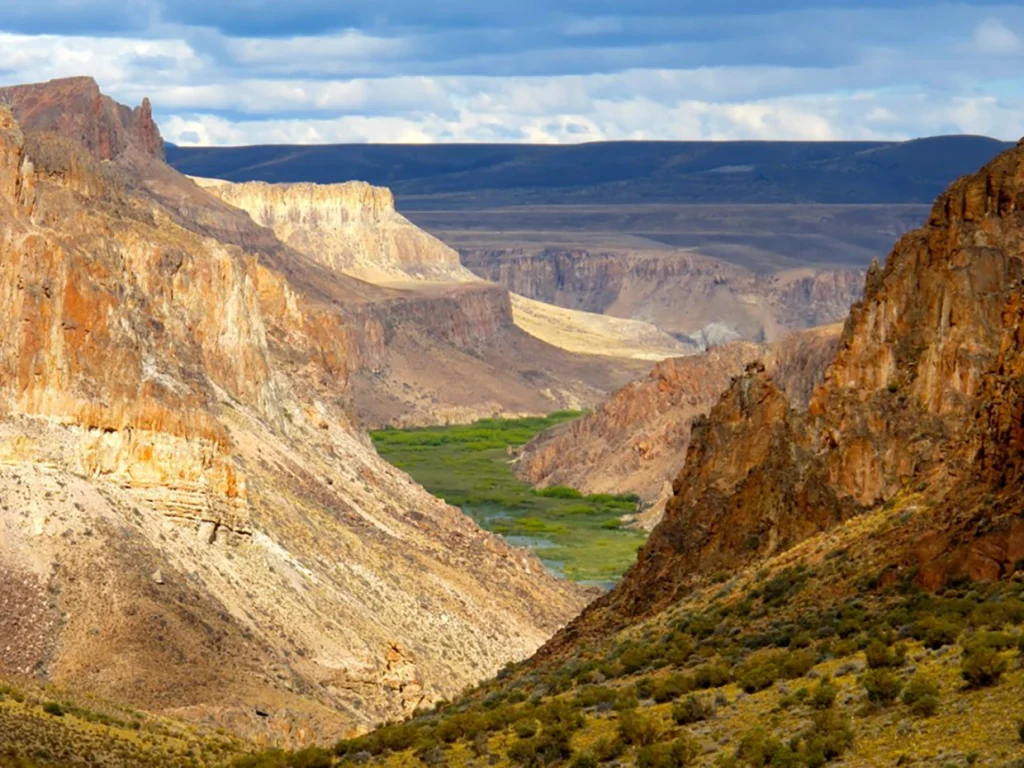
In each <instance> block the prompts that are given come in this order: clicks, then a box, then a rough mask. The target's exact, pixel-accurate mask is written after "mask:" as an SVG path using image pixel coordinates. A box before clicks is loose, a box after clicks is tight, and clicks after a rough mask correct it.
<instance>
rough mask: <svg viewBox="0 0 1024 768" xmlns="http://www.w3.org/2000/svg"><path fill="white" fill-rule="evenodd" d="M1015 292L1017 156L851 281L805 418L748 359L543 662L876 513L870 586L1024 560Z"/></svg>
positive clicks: (996, 568) (965, 188)
mask: <svg viewBox="0 0 1024 768" xmlns="http://www.w3.org/2000/svg"><path fill="white" fill-rule="evenodd" d="M1022 285H1024V144H1022V145H1019V146H1018V147H1017V148H1015V149H1012V150H1009V151H1007V152H1005V153H1003V154H1002V155H1000V156H999V157H997V158H996V159H995V160H993V161H992V162H990V163H989V164H988V165H986V166H985V167H984V168H982V169H981V170H980V171H978V172H977V173H975V174H973V175H971V176H968V177H965V178H963V179H960V180H959V181H957V182H956V183H954V184H953V185H952V186H951V187H950V189H949V190H948V191H947V192H946V193H944V194H943V195H942V196H941V197H940V198H939V199H938V200H937V201H936V203H935V205H934V206H933V209H932V213H931V216H930V217H929V220H928V222H927V224H926V225H925V226H924V227H922V228H920V229H918V230H916V231H914V232H911V233H909V234H907V235H905V236H904V237H902V238H901V239H900V240H899V242H898V243H897V244H896V246H895V248H894V249H893V251H892V252H891V253H890V255H889V257H888V259H887V260H886V264H885V266H884V268H883V267H881V266H879V265H877V264H876V265H874V266H873V267H872V268H871V270H869V273H868V275H867V278H866V285H865V295H864V299H863V301H861V302H858V303H857V304H855V305H854V306H853V308H852V309H851V311H850V314H849V317H848V318H847V320H846V323H845V326H844V328H843V332H842V335H841V338H840V341H839V346H838V350H837V352H836V354H835V355H834V358H833V360H832V362H831V364H830V365H829V367H828V369H827V371H826V373H825V377H824V381H823V382H822V384H821V385H820V386H818V387H817V388H816V389H815V391H814V394H813V395H812V397H811V400H810V404H809V407H808V410H807V412H806V413H804V412H800V411H799V410H797V409H795V408H793V406H792V404H791V402H790V401H789V399H788V398H787V397H786V396H785V395H784V394H783V392H782V391H781V389H780V388H779V387H778V386H777V384H776V383H775V382H774V381H772V379H771V377H770V376H769V375H768V373H767V372H766V370H765V368H764V366H762V365H760V364H751V365H750V366H748V368H747V370H746V372H745V373H744V375H743V376H740V377H738V378H737V379H735V380H734V381H733V383H732V385H731V386H730V387H729V389H728V391H727V392H726V393H725V394H724V395H723V396H722V398H721V399H720V400H719V402H718V403H717V404H716V405H715V406H714V408H712V410H711V412H710V414H709V415H708V416H707V417H705V418H699V419H697V420H696V421H695V422H694V423H693V426H692V434H691V441H690V446H689V449H688V452H687V457H686V462H685V464H684V465H683V469H682V471H681V472H680V474H679V476H678V477H677V478H676V480H675V482H674V484H673V491H674V493H673V496H672V498H671V499H669V501H668V504H667V506H666V512H665V518H664V520H663V522H662V523H661V524H660V525H659V526H658V527H657V528H656V529H655V530H654V531H653V533H652V535H651V537H650V539H649V540H648V542H647V544H645V546H644V547H643V549H642V550H641V551H640V553H639V555H638V559H637V564H636V565H635V566H634V567H633V568H632V569H631V570H630V571H629V573H627V575H626V576H625V578H624V579H623V581H622V582H621V584H620V585H619V586H618V587H617V588H616V589H615V590H613V591H612V592H611V593H610V594H609V595H607V596H606V597H604V598H602V599H600V600H599V601H597V602H596V603H594V604H592V605H591V606H589V607H588V609H587V610H586V611H585V612H584V614H583V615H582V616H581V617H580V618H579V619H577V620H576V621H575V622H573V624H572V625H571V626H570V627H569V628H568V629H567V630H566V631H565V632H563V633H561V634H560V635H559V637H558V638H556V639H555V641H553V643H552V644H550V645H549V646H548V650H549V651H556V650H558V649H564V648H569V647H573V645H574V643H575V642H576V641H577V639H578V638H580V637H585V636H587V635H591V634H604V633H606V632H607V631H609V628H614V627H622V626H626V625H628V624H630V623H632V622H634V621H636V620H638V619H639V618H641V617H644V616H649V615H651V614H652V613H655V612H657V611H659V610H660V609H662V608H664V607H666V606H668V605H671V604H672V603H673V602H674V601H675V600H676V599H678V598H679V597H680V596H681V595H683V594H687V593H688V592H690V591H691V590H693V589H694V588H695V587H696V586H699V585H702V584H707V583H709V581H710V580H711V579H713V578H714V577H715V575H716V574H724V573H729V572H734V571H735V569H737V568H738V567H743V566H745V565H751V564H756V563H757V562H759V560H761V559H763V558H765V557H770V556H773V555H776V554H778V553H781V552H784V551H786V550H787V549H788V548H790V547H792V546H794V545H795V544H797V543H799V542H802V541H803V540H805V539H807V538H808V537H810V536H812V535H814V534H817V533H821V532H825V531H828V530H830V529H832V528H834V527H835V526H837V525H840V524H842V523H844V522H846V521H849V520H851V518H852V517H854V516H856V515H859V514H863V513H865V512H868V511H869V510H872V509H882V510H883V511H884V509H885V506H884V505H885V504H887V503H889V502H901V503H902V504H904V505H905V509H906V513H905V516H904V518H903V519H901V521H900V524H899V525H890V526H887V527H884V528H883V529H880V530H878V531H877V532H875V534H874V535H873V540H872V542H871V548H872V549H873V550H874V551H875V552H877V553H878V554H877V557H878V559H879V560H880V561H881V562H882V563H884V568H883V570H884V572H885V573H886V579H887V580H886V581H884V583H886V584H891V583H893V582H894V581H895V580H897V579H900V578H903V579H906V580H907V581H908V582H910V583H913V584H915V585H917V586H919V587H922V588H925V589H936V588H938V587H941V586H942V585H943V584H945V583H947V582H948V581H949V580H951V579H957V578H963V577H968V578H971V579H983V580H996V579H1001V578H1007V577H1009V576H1010V575H1011V574H1013V573H1014V571H1015V569H1017V568H1018V563H1019V561H1020V559H1021V557H1022V556H1024V525H1022V524H1021V514H1022V512H1024V510H1022V504H1021V500H1022V499H1024V493H1022V490H1024V489H1022V488H1021V481H1022V473H1021V467H1022V462H1021V461H1020V456H1021V455H1022V453H1024V431H1022V430H1021V427H1020V418H1021V415H1022V414H1024V388H1022V387H1021V370H1022V362H1021V352H1022V350H1024V344H1022V339H1024V335H1022V331H1021V319H1022V317H1024V313H1022V309H1021V307H1022ZM851 524H852V523H851ZM879 564H880V563H877V562H876V564H875V565H876V566H877V565H879Z"/></svg>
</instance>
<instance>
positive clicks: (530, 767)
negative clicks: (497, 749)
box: [508, 728, 572, 768]
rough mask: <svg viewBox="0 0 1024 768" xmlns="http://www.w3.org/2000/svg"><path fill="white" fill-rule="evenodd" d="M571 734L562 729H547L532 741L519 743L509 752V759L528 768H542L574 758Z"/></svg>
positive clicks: (526, 740) (523, 740) (524, 740)
mask: <svg viewBox="0 0 1024 768" xmlns="http://www.w3.org/2000/svg"><path fill="white" fill-rule="evenodd" d="M569 738H570V734H569V733H568V732H567V731H565V730H564V729H562V728H546V729H544V731H543V732H542V733H541V734H540V735H539V736H535V737H534V738H532V739H522V740H520V741H517V742H516V743H515V744H513V745H512V746H511V747H509V750H508V759H509V760H510V761H512V762H513V763H516V764H517V765H523V766H527V768H540V766H546V765H551V764H553V763H557V762H559V761H562V760H568V759H569V758H570V757H571V756H572V747H571V746H570V745H569Z"/></svg>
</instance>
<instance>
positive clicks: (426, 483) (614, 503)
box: [370, 412, 644, 588]
mask: <svg viewBox="0 0 1024 768" xmlns="http://www.w3.org/2000/svg"><path fill="white" fill-rule="evenodd" d="M581 415H582V414H580V413H573V412H564V413H554V414H551V415H549V416H547V417H545V418H533V419H517V420H511V419H503V420H486V421H478V422H475V423H473V424H470V425H466V426H452V427H428V428H422V429H408V430H397V429H387V430H381V431H376V432H371V433H370V436H371V437H372V438H373V442H374V446H375V447H376V448H377V451H378V453H380V455H381V456H382V457H383V458H385V459H387V460H388V461H390V462H391V463H392V464H394V465H395V466H396V467H398V468H399V469H402V470H404V471H406V472H408V473H409V474H410V475H412V477H413V479H414V480H416V482H418V483H420V484H421V485H422V486H423V487H424V488H426V489H427V490H428V491H430V492H431V493H433V494H434V495H435V496H437V497H439V498H441V499H443V500H444V501H446V502H447V503H448V504H452V505H453V506H456V507H459V508H461V509H462V510H463V512H465V513H466V514H467V515H469V516H470V517H471V518H472V519H473V520H475V521H476V522H477V523H478V524H479V525H480V526H481V527H482V528H485V529H486V530H489V531H493V532H494V533H500V534H501V535H502V536H504V538H505V540H506V541H508V542H509V543H511V544H514V545H516V546H524V547H528V548H530V549H532V550H533V551H534V552H535V554H536V555H537V556H538V557H539V558H540V559H541V561H542V562H543V563H544V564H545V566H546V567H547V568H548V569H549V570H550V571H552V572H554V573H555V574H556V575H560V576H565V577H566V578H569V579H572V580H573V581H576V582H580V583H583V584H589V585H595V586H601V587H602V588H608V587H610V586H612V585H614V583H615V581H617V580H618V578H619V576H621V575H622V573H623V572H624V571H625V570H626V568H628V567H629V566H630V565H631V564H632V563H633V560H634V559H635V557H636V550H637V548H638V547H639V546H640V545H641V544H642V543H643V540H644V536H642V535H641V534H638V533H636V532H633V531H628V530H623V528H622V525H621V523H620V518H621V517H622V516H623V515H628V514H632V513H635V512H636V511H637V505H638V499H637V498H636V497H635V496H629V495H615V494H607V493H604V494H587V495H584V494H582V493H580V492H579V491H577V490H575V489H573V488H569V487H565V486H561V487H551V488H547V489H545V490H541V491H537V490H534V489H533V488H532V487H531V486H530V485H527V484H526V483H524V482H522V481H521V480H519V479H517V478H516V477H515V475H514V473H513V469H512V466H511V458H510V453H512V452H513V451H512V450H510V449H516V448H519V447H521V446H522V445H524V444H525V443H526V442H528V441H529V440H530V439H531V438H533V437H534V436H535V435H537V434H538V433H539V432H541V431H542V430H545V429H549V428H551V427H554V426H556V425H558V424H562V423H566V422H570V421H572V420H573V419H577V418H579V417H580V416H581Z"/></svg>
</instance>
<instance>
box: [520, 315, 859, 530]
mask: <svg viewBox="0 0 1024 768" xmlns="http://www.w3.org/2000/svg"><path fill="white" fill-rule="evenodd" d="M839 332H840V327H839V326H826V327H824V328H820V329H811V330H808V331H801V332H796V333H792V334H789V335H787V336H786V337H785V338H784V339H783V340H782V341H780V342H778V343H776V344H772V345H760V344H753V343H751V342H742V341H740V342H732V343H730V344H726V345H724V346H721V347H714V348H713V349H710V350H708V351H707V352H705V353H703V354H700V355H694V356H692V357H685V358H672V359H669V360H666V361H664V362H662V363H660V364H658V365H657V366H655V367H654V369H653V370H652V371H651V372H650V373H649V374H648V375H647V376H646V377H644V378H642V379H639V380H637V381H635V382H632V383H631V384H628V385H627V386H625V387H623V388H622V389H620V390H619V391H618V392H616V393H615V394H614V395H612V396H611V397H610V398H609V399H608V400H606V401H605V402H603V403H602V404H601V405H600V406H598V407H597V408H596V409H594V410H593V411H591V412H590V413H588V414H587V415H586V416H585V417H584V418H582V419H579V420H578V421H575V422H572V423H571V424H569V425H566V426H565V427H564V428H560V429H555V430H552V431H551V432H550V433H545V434H543V435H540V436H539V437H538V438H536V439H535V440H534V441H533V442H531V443H530V444H529V445H527V446H525V448H524V449H523V453H522V455H521V456H520V458H519V460H518V463H517V471H518V474H519V475H520V477H522V478H523V479H524V480H526V481H527V482H530V483H532V484H534V485H538V486H541V487H545V486H549V485H568V486H572V487H574V488H579V489H580V490H583V491H586V492H588V493H620V494H621V493H635V494H637V495H639V496H640V498H641V501H642V502H643V503H644V506H645V510H644V511H643V512H642V513H641V514H640V515H638V517H637V519H636V520H635V521H634V522H635V524H637V525H639V526H640V527H643V528H647V529H650V528H653V527H654V526H655V525H656V524H657V523H658V522H660V520H661V516H662V514H663V512H664V507H665V503H666V502H667V501H668V498H669V497H670V496H671V481H672V478H673V477H675V475H676V474H678V472H679V469H680V467H681V466H682V462H683V460H684V458H685V456H686V449H687V446H688V445H689V442H690V426H691V423H692V422H693V420H694V419H695V418H697V417H698V416H703V415H706V414H707V413H708V411H710V410H711V407H712V406H713V405H714V404H715V403H716V402H717V401H718V398H719V397H720V396H721V394H722V393H723V392H725V390H726V389H727V388H728V387H729V383H730V381H731V380H732V379H733V378H734V377H736V376H739V375H740V374H741V373H742V372H743V369H744V367H745V366H746V365H747V363H750V362H753V361H754V360H762V361H764V362H765V363H766V364H767V366H768V367H769V369H770V370H771V371H772V373H773V374H774V378H775V380H776V381H777V382H778V383H779V385H780V386H781V387H782V388H783V390H784V391H785V392H786V393H787V394H788V395H789V397H790V400H791V401H792V402H793V404H794V405H795V406H796V407H800V408H806V406H807V402H808V400H809V399H810V396H811V390H812V389H813V387H814V386H815V385H817V384H818V383H820V381H821V379H822V377H823V375H824V371H825V367H826V366H827V365H828V363H829V361H830V360H831V358H832V356H833V355H834V354H835V349H836V344H837V343H838V340H839Z"/></svg>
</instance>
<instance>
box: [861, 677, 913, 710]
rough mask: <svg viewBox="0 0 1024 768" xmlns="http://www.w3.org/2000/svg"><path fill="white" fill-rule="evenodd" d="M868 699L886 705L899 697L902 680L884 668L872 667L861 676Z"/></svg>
mask: <svg viewBox="0 0 1024 768" xmlns="http://www.w3.org/2000/svg"><path fill="white" fill-rule="evenodd" d="M861 684H862V685H863V686H864V690H865V691H867V694H868V701H870V702H872V703H873V704H881V705H882V706H888V705H889V704H892V703H893V702H894V701H896V699H898V698H899V695H900V692H901V691H902V690H903V681H902V680H900V679H899V678H898V677H897V676H896V675H894V674H893V673H892V672H890V671H888V670H886V669H872V670H871V671H869V672H866V673H865V674H864V676H863V677H862V678H861Z"/></svg>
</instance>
